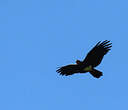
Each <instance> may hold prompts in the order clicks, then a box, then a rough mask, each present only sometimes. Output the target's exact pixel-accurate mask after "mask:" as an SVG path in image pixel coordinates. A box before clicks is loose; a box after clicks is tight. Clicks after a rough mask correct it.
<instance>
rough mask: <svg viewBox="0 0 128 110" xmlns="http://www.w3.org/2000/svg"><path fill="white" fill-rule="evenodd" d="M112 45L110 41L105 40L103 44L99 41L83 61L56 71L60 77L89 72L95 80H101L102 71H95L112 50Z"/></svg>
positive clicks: (77, 61)
mask: <svg viewBox="0 0 128 110" xmlns="http://www.w3.org/2000/svg"><path fill="white" fill-rule="evenodd" d="M111 44H112V43H110V41H108V40H105V41H103V42H101V41H99V42H98V43H97V44H96V45H95V46H94V47H93V48H92V50H91V51H90V52H88V54H87V56H86V57H85V59H84V60H83V61H80V60H76V64H70V65H66V66H63V67H60V68H58V69H57V70H56V72H58V73H60V75H65V76H68V75H73V74H75V73H87V72H89V73H90V74H91V75H92V76H94V77H95V78H100V77H101V76H102V75H103V74H102V72H101V71H99V70H97V69H95V67H96V66H98V65H99V64H100V63H101V61H102V59H103V57H104V55H106V54H107V53H108V51H109V50H110V49H111V47H112V45H111Z"/></svg>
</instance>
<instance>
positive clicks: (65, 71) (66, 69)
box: [57, 64, 79, 76]
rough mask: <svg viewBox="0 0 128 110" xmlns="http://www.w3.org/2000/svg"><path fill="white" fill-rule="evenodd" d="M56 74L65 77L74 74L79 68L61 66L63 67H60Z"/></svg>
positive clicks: (76, 66) (75, 66)
mask: <svg viewBox="0 0 128 110" xmlns="http://www.w3.org/2000/svg"><path fill="white" fill-rule="evenodd" d="M57 72H58V73H60V75H65V76H68V75H72V74H74V73H78V72H79V66H78V65H76V64H74V65H67V66H63V67H60V68H59V69H58V70H57Z"/></svg>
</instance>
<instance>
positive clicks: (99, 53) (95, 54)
mask: <svg viewBox="0 0 128 110" xmlns="http://www.w3.org/2000/svg"><path fill="white" fill-rule="evenodd" d="M111 44H112V43H110V41H108V40H105V41H103V42H101V41H100V42H98V43H97V44H96V45H95V47H93V49H92V50H91V51H90V52H89V53H88V54H87V56H86V58H85V59H84V60H83V64H84V65H92V66H93V67H96V66H97V65H99V64H100V63H101V61H102V59H103V57H104V55H105V54H107V52H108V51H109V50H110V49H111V47H112V45H111Z"/></svg>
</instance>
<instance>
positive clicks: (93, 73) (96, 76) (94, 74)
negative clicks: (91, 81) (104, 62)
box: [90, 68, 103, 78]
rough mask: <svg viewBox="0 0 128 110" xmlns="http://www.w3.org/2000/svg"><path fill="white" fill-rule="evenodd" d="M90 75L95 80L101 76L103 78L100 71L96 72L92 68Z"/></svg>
mask: <svg viewBox="0 0 128 110" xmlns="http://www.w3.org/2000/svg"><path fill="white" fill-rule="evenodd" d="M90 74H91V75H92V76H94V77H95V78H100V77H101V76H103V74H102V72H101V71H98V70H96V69H94V68H93V69H92V70H91V71H90Z"/></svg>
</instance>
